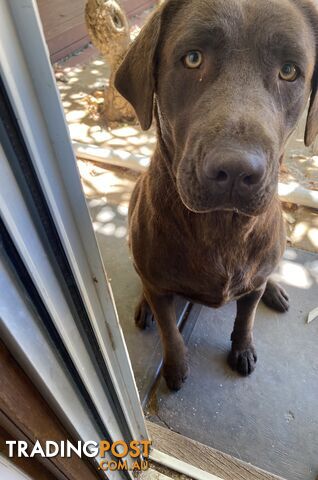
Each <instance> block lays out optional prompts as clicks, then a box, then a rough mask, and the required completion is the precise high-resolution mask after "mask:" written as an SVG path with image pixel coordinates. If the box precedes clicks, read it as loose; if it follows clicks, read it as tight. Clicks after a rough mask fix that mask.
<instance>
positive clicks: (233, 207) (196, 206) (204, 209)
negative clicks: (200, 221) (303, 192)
mask: <svg viewBox="0 0 318 480" xmlns="http://www.w3.org/2000/svg"><path fill="white" fill-rule="evenodd" d="M176 184H177V191H178V194H179V197H180V200H181V202H182V204H183V205H184V206H185V208H186V209H187V210H189V211H190V212H192V213H196V214H208V213H213V212H228V213H229V212H230V213H233V214H236V215H244V216H246V217H255V216H258V215H261V214H262V213H264V212H265V211H266V209H267V207H268V205H269V203H270V201H271V199H272V197H273V194H274V192H275V189H273V191H271V192H270V191H268V189H264V190H263V191H260V192H257V193H256V194H255V195H253V196H251V197H250V198H249V199H248V200H246V199H237V198H236V199H235V198H232V196H231V195H229V198H228V199H226V200H224V198H222V196H220V195H214V194H213V193H212V192H210V191H206V190H203V189H200V188H199V186H196V188H187V187H188V185H187V187H184V182H183V181H182V180H181V179H180V178H179V177H177V182H176Z"/></svg>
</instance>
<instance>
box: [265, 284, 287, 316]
mask: <svg viewBox="0 0 318 480" xmlns="http://www.w3.org/2000/svg"><path fill="white" fill-rule="evenodd" d="M262 300H263V302H264V303H265V305H267V306H268V307H270V308H272V309H273V310H276V311H277V312H282V313H284V312H287V310H288V309H289V297H288V294H287V292H286V291H285V290H284V289H283V287H281V286H280V285H279V284H278V283H276V282H274V281H273V280H269V281H268V282H267V285H266V288H265V292H264V293H263V296H262Z"/></svg>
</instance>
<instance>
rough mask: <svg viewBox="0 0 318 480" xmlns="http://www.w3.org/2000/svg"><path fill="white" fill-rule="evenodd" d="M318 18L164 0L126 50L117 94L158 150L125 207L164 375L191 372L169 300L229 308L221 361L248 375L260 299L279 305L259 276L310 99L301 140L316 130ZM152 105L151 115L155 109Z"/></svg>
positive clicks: (270, 250) (306, 3)
mask: <svg viewBox="0 0 318 480" xmlns="http://www.w3.org/2000/svg"><path fill="white" fill-rule="evenodd" d="M315 26H316V28H317V27H318V15H317V11H316V9H315V7H314V4H313V3H312V2H311V1H310V0H226V1H224V0H168V1H166V2H165V3H164V4H163V5H162V7H161V8H160V9H159V10H158V11H156V12H155V14H154V15H153V16H152V18H151V19H150V21H149V22H148V23H147V25H146V26H145V27H144V28H143V30H142V32H141V33H140V35H139V36H138V38H137V39H136V41H135V42H134V43H133V45H132V47H131V48H130V50H129V51H128V53H127V55H126V58H125V59H124V61H123V63H122V65H121V66H120V68H119V70H118V72H117V78H116V87H117V89H118V90H119V92H120V93H121V94H122V95H123V96H124V97H125V98H126V99H127V100H128V101H129V102H130V103H131V104H132V105H133V107H134V109H135V111H136V113H137V115H138V118H139V121H140V124H141V126H142V128H143V129H148V128H149V127H150V125H151V122H152V116H153V110H154V114H155V117H156V120H157V130H158V143H157V148H156V151H155V154H154V156H153V158H152V161H151V165H150V167H149V170H148V171H147V172H146V173H145V174H144V175H143V176H142V177H141V178H140V179H139V181H138V182H137V185H136V187H135V190H134V192H133V195H132V199H131V203H130V214H129V221H130V244H131V250H132V253H133V258H134V264H135V267H136V270H137V272H138V274H139V275H140V278H141V280H142V283H143V288H144V291H143V297H142V300H141V302H140V305H139V306H138V308H137V311H136V321H137V324H138V325H139V326H140V327H144V325H145V318H146V314H147V311H148V310H149V307H150V309H151V310H152V312H153V314H154V316H155V318H156V321H157V323H158V325H159V327H160V331H161V336H162V342H163V349H164V367H163V373H164V376H165V378H166V381H167V384H168V386H169V387H170V388H172V389H178V388H180V387H181V385H182V382H183V381H184V379H185V378H186V375H187V370H188V369H187V362H186V356H185V347H184V343H183V340H182V337H181V335H180V333H179V331H178V329H177V327H176V320H175V310H174V303H173V297H174V294H179V295H182V296H184V297H185V298H187V299H190V300H192V301H194V302H199V303H202V304H204V305H208V306H211V307H220V306H221V305H223V304H224V303H225V302H228V301H231V300H234V299H235V300H237V316H236V319H235V324H234V330H233V333H232V349H231V352H230V355H229V363H230V365H231V366H232V368H233V369H235V370H237V371H238V372H239V373H241V374H242V375H248V374H249V373H251V372H252V371H253V369H254V368H255V363H256V359H257V358H256V352H255V348H254V345H253V336H252V329H253V323H254V317H255V311H256V308H257V305H258V303H259V300H260V299H261V298H263V300H264V301H265V303H266V304H268V305H270V306H271V307H273V308H275V309H276V310H279V311H285V310H287V309H288V297H287V294H286V293H285V292H284V290H283V289H282V288H281V287H280V286H278V285H277V284H275V283H274V282H273V281H271V280H268V278H269V275H270V274H271V272H272V271H273V270H274V268H275V267H276V265H277V263H278V261H279V259H280V258H281V255H282V253H283V251H284V247H285V233H284V225H283V220H282V215H281V207H280V203H279V200H278V197H277V193H276V192H277V183H278V171H279V166H280V163H281V161H282V157H283V151H284V146H285V143H286V140H287V138H288V137H289V136H290V134H291V132H292V131H293V129H294V127H295V125H296V123H297V121H298V119H299V117H300V115H301V113H302V112H303V110H304V108H305V106H306V103H307V100H308V98H309V95H310V93H311V99H310V107H309V114H308V119H307V126H306V133H305V143H306V145H309V144H310V143H312V141H313V140H314V138H315V136H316V134H317V133H318V95H316V93H317V77H318V68H317V64H316V66H315V62H316V57H317V54H318V44H317V38H318V35H317V32H315V31H314V29H315ZM153 104H154V108H153Z"/></svg>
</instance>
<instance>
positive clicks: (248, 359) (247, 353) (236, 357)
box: [228, 345, 257, 377]
mask: <svg viewBox="0 0 318 480" xmlns="http://www.w3.org/2000/svg"><path fill="white" fill-rule="evenodd" d="M256 362H257V355H256V350H255V348H254V347H253V345H250V346H249V347H247V348H246V349H238V348H235V347H232V350H231V352H230V354H229V356H228V363H229V365H230V367H231V368H232V369H233V370H236V371H237V372H238V373H239V374H240V375H243V376H245V377H246V376H247V375H250V374H251V373H252V372H253V370H254V369H255V366H256Z"/></svg>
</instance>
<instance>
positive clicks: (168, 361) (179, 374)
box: [145, 291, 188, 390]
mask: <svg viewBox="0 0 318 480" xmlns="http://www.w3.org/2000/svg"><path fill="white" fill-rule="evenodd" d="M145 296H146V298H147V301H148V303H149V305H150V307H151V310H152V312H153V314H154V316H155V319H156V321H157V323H158V326H159V330H160V334H161V340H162V346H163V376H164V377H165V379H166V382H167V385H168V387H169V388H170V389H171V390H179V389H180V388H181V386H182V383H183V382H184V381H185V379H186V377H187V374H188V365H187V361H186V347H185V345H184V342H183V338H182V336H181V334H180V332H179V330H178V327H177V323H176V313H175V305H174V298H173V295H158V294H156V293H154V292H149V291H147V292H145Z"/></svg>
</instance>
